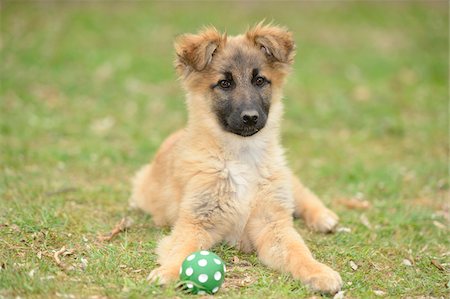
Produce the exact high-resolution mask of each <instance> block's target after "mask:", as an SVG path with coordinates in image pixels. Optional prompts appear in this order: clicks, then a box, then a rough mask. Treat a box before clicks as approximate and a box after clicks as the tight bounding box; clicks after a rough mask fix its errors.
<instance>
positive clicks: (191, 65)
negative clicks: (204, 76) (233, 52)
mask: <svg viewBox="0 0 450 299" xmlns="http://www.w3.org/2000/svg"><path fill="white" fill-rule="evenodd" d="M226 39H227V38H226V35H225V34H221V33H220V32H219V31H217V29H215V28H214V27H208V28H205V29H203V30H202V31H201V32H199V33H198V34H184V35H181V36H180V37H178V38H177V39H176V41H175V52H176V55H177V57H176V60H175V68H176V70H177V72H178V74H179V75H180V76H182V75H185V76H186V75H188V74H189V73H191V72H192V71H197V72H200V71H203V70H204V69H206V67H207V66H208V65H209V64H210V63H211V61H212V59H213V56H214V54H215V53H216V52H217V51H218V50H220V49H221V48H223V47H224V45H225V43H226Z"/></svg>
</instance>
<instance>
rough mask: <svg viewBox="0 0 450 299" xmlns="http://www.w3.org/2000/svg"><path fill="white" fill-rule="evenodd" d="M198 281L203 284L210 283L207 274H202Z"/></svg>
mask: <svg viewBox="0 0 450 299" xmlns="http://www.w3.org/2000/svg"><path fill="white" fill-rule="evenodd" d="M198 281H200V282H201V283H203V282H207V281H208V275H206V274H200V275H199V276H198Z"/></svg>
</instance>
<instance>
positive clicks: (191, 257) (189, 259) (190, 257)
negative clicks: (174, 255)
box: [187, 254, 195, 261]
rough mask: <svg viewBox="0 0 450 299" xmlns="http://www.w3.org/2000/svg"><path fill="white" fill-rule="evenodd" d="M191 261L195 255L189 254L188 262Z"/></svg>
mask: <svg viewBox="0 0 450 299" xmlns="http://www.w3.org/2000/svg"><path fill="white" fill-rule="evenodd" d="M193 259H195V254H191V255H190V256H188V257H187V260H188V261H192V260H193Z"/></svg>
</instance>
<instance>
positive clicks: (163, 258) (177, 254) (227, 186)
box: [131, 24, 342, 293]
mask: <svg viewBox="0 0 450 299" xmlns="http://www.w3.org/2000/svg"><path fill="white" fill-rule="evenodd" d="M294 48H295V45H294V41H293V38H292V34H291V33H290V32H288V31H286V30H285V29H284V28H280V27H277V26H271V25H263V24H258V25H256V26H255V27H254V28H252V29H251V30H249V31H248V32H247V33H246V34H244V35H239V36H233V37H227V36H226V35H225V34H221V33H219V32H218V31H217V30H216V29H214V28H206V29H204V30H203V31H201V32H200V33H199V34H196V35H190V34H189V35H184V36H181V37H180V38H179V39H178V40H177V41H176V43H175V49H176V54H177V59H176V69H177V71H178V74H179V76H180V78H181V81H182V83H183V85H184V88H185V89H186V91H187V106H188V110H189V121H188V124H187V127H186V128H185V129H183V130H181V131H179V132H177V133H175V134H173V135H172V136H170V137H169V138H168V139H167V140H166V141H165V142H164V143H163V145H162V146H161V148H160V149H159V151H158V153H157V154H156V157H155V158H154V161H153V162H152V163H151V164H149V165H146V166H144V167H143V168H142V169H141V170H140V171H139V172H138V173H137V175H136V176H135V178H134V182H133V194H132V197H131V203H132V205H134V206H136V207H139V208H141V209H142V210H144V211H146V212H148V213H150V214H151V215H152V217H153V221H154V222H155V224H156V225H160V226H163V225H170V226H172V227H173V230H172V232H171V234H170V235H169V236H167V237H165V238H163V239H162V240H161V241H160V243H159V245H158V248H157V253H158V256H159V259H158V262H159V264H160V267H159V268H157V269H154V270H153V271H152V272H151V273H150V276H149V277H150V280H151V281H159V283H167V282H169V281H171V280H175V279H177V277H178V271H179V268H180V265H181V262H182V261H183V259H184V258H185V257H186V256H187V255H188V254H190V253H191V252H193V251H196V250H199V249H208V248H210V247H212V246H214V245H215V244H217V243H219V242H221V241H226V242H228V243H230V244H234V245H236V246H238V247H239V248H240V249H241V250H244V251H247V252H248V251H252V250H256V252H257V254H258V256H259V258H260V259H261V261H262V262H263V263H264V264H266V265H268V266H269V267H272V268H275V269H278V270H280V271H286V272H289V273H291V274H292V276H293V277H294V278H296V279H300V280H301V281H302V282H303V283H305V284H307V285H308V286H310V287H311V288H312V289H314V290H318V291H323V292H330V293H334V292H337V291H338V290H339V289H340V288H341V285H342V280H341V277H340V276H339V274H338V273H337V272H335V271H333V270H332V269H331V268H329V267H328V266H326V265H324V264H322V263H320V262H318V261H316V260H315V259H314V257H313V256H312V254H311V252H310V251H309V250H308V248H307V247H306V245H305V243H304V242H303V240H302V238H301V237H300V235H299V234H298V233H297V231H296V230H295V229H294V227H293V217H292V215H293V214H296V215H298V216H302V217H303V218H304V220H305V222H306V224H307V225H308V226H309V227H311V228H312V229H314V230H317V231H322V232H328V231H330V230H332V229H333V228H334V227H335V226H336V224H337V221H338V217H337V216H336V215H335V214H334V213H333V212H332V211H330V210H329V209H327V208H326V207H325V206H324V205H323V204H322V202H321V201H320V200H319V199H318V198H317V197H316V196H315V195H314V194H313V193H312V192H311V191H309V190H308V189H307V188H305V187H304V186H303V185H302V184H301V183H300V181H299V180H298V179H297V178H296V177H294V176H293V175H292V173H291V172H290V170H289V169H288V167H287V166H286V162H285V158H284V155H283V148H282V146H281V144H280V122H281V117H282V112H283V103H282V101H281V98H282V86H283V82H284V79H285V77H286V75H287V74H288V72H289V70H290V67H291V65H292V63H293V59H294V54H295V53H294Z"/></svg>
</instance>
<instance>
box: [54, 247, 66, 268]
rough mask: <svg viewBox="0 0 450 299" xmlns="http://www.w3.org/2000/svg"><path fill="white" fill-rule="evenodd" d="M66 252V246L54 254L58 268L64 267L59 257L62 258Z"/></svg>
mask: <svg viewBox="0 0 450 299" xmlns="http://www.w3.org/2000/svg"><path fill="white" fill-rule="evenodd" d="M64 251H66V246H63V247H61V249H60V250H58V251H56V252H55V253H54V254H53V258H54V259H55V262H56V264H57V265H58V266H61V265H63V263H62V261H61V259H60V258H59V256H60V255H61V254H62V253H63V252H64Z"/></svg>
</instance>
